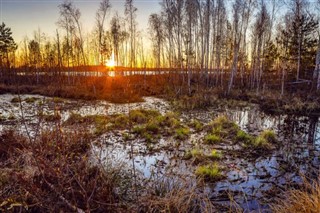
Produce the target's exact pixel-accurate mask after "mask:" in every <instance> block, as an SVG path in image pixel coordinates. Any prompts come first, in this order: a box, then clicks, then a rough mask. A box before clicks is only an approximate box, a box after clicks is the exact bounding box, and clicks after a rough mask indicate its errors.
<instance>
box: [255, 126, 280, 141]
mask: <svg viewBox="0 0 320 213" xmlns="http://www.w3.org/2000/svg"><path fill="white" fill-rule="evenodd" d="M259 137H262V138H264V139H265V140H266V141H267V142H268V143H276V142H277V137H276V133H275V132H274V131H272V130H269V129H267V130H264V131H263V132H261V133H260V135H259Z"/></svg>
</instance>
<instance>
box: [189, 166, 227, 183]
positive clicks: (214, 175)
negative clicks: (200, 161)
mask: <svg viewBox="0 0 320 213" xmlns="http://www.w3.org/2000/svg"><path fill="white" fill-rule="evenodd" d="M195 173H196V175H197V176H199V177H202V178H205V179H207V180H210V181H216V180H220V179H221V178H222V177H223V175H222V174H221V169H220V168H219V165H218V164H217V163H214V164H208V165H203V166H199V167H198V168H197V169H196V172H195Z"/></svg>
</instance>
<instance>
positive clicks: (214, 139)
mask: <svg viewBox="0 0 320 213" xmlns="http://www.w3.org/2000/svg"><path fill="white" fill-rule="evenodd" d="M221 141H222V139H221V137H220V136H219V135H215V134H208V135H206V136H205V137H204V142H205V143H206V144H216V143H219V142H221Z"/></svg>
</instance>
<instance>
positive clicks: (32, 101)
mask: <svg viewBox="0 0 320 213" xmlns="http://www.w3.org/2000/svg"><path fill="white" fill-rule="evenodd" d="M36 100H37V98H35V97H28V98H26V99H24V101H25V102H26V103H28V104H30V103H34V102H35V101H36Z"/></svg>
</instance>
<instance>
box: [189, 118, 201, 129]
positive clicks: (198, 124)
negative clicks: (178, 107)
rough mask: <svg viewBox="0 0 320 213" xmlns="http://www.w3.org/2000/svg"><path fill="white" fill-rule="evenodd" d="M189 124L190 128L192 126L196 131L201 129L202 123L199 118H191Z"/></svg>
mask: <svg viewBox="0 0 320 213" xmlns="http://www.w3.org/2000/svg"><path fill="white" fill-rule="evenodd" d="M189 126H190V127H191V128H193V129H194V130H195V131H196V132H200V131H202V129H203V124H202V123H201V122H200V121H199V120H196V119H192V121H191V122H190V124H189Z"/></svg>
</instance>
